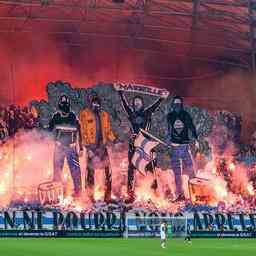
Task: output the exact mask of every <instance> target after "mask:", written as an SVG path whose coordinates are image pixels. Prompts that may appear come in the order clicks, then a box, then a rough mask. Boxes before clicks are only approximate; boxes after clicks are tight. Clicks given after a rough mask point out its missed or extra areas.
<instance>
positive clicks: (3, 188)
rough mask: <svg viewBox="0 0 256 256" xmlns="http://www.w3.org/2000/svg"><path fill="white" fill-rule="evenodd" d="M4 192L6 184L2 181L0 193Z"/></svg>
mask: <svg viewBox="0 0 256 256" xmlns="http://www.w3.org/2000/svg"><path fill="white" fill-rule="evenodd" d="M5 192H6V186H5V184H4V182H3V181H2V182H0V194H4V193H5Z"/></svg>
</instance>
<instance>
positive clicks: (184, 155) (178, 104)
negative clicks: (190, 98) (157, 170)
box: [167, 96, 198, 200]
mask: <svg viewBox="0 0 256 256" xmlns="http://www.w3.org/2000/svg"><path fill="white" fill-rule="evenodd" d="M167 122H168V132H169V140H170V142H171V146H172V153H171V167H172V170H173V172H174V174H175V182H176V194H177V200H184V199H185V197H184V191H183V188H182V178H181V177H182V174H183V173H185V174H187V175H188V176H189V178H190V179H191V178H193V177H194V176H195V173H194V169H193V161H192V157H191V153H190V148H189V143H190V140H189V131H191V133H192V135H193V137H194V138H195V139H196V140H197V138H198V137H197V132H196V128H195V126H194V124H193V121H192V118H191V116H190V115H189V113H188V112H186V111H185V110H184V109H183V100H182V98H181V97H178V96H177V97H175V98H174V99H173V103H172V111H171V112H170V113H169V114H168V115H167ZM181 162H182V165H181ZM182 167H183V168H182Z"/></svg>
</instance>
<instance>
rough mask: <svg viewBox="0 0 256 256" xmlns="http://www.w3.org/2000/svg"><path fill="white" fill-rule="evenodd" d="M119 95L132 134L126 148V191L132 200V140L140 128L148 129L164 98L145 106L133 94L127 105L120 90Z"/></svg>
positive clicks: (133, 170) (133, 173)
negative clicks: (130, 102)
mask: <svg viewBox="0 0 256 256" xmlns="http://www.w3.org/2000/svg"><path fill="white" fill-rule="evenodd" d="M119 95H120V98H121V102H122V105H123V108H124V110H125V112H126V114H127V117H128V120H129V122H130V124H131V133H132V136H131V138H130V140H129V150H128V162H129V164H128V184H127V192H128V196H129V198H128V201H129V202H132V201H134V199H135V195H134V194H135V185H134V176H135V170H136V168H135V167H134V165H133V164H132V157H133V154H134V152H135V147H134V140H135V138H136V136H137V135H138V133H139V132H140V129H144V130H146V131H149V130H150V127H151V119H152V115H153V113H154V112H155V111H156V110H157V108H158V107H159V106H160V104H161V102H162V101H163V100H164V98H159V99H157V100H156V101H155V102H154V103H153V104H152V105H150V106H148V107H146V108H145V105H144V100H143V98H142V97H140V96H135V97H134V98H133V100H132V106H129V104H128V102H127V100H126V98H125V96H124V94H123V92H122V91H119Z"/></svg>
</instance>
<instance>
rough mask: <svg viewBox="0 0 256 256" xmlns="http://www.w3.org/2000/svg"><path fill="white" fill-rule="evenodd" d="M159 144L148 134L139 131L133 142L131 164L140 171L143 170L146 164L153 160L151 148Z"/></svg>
mask: <svg viewBox="0 0 256 256" xmlns="http://www.w3.org/2000/svg"><path fill="white" fill-rule="evenodd" d="M158 144H160V143H159V142H158V141H156V140H154V138H152V137H151V136H150V134H148V133H147V134H145V133H143V131H140V133H139V134H138V136H137V138H136V139H135V142H134V147H135V152H134V154H133V157H132V164H133V165H134V167H135V168H136V169H137V170H138V171H140V172H145V170H146V166H147V165H148V164H149V163H150V162H151V161H153V160H154V158H153V154H152V153H151V151H152V149H153V148H154V147H156V146H157V145H158Z"/></svg>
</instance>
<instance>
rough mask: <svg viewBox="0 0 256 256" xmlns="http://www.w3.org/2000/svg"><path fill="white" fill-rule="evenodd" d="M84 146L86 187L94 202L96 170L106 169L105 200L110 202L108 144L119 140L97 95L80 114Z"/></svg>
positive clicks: (110, 181) (110, 186)
mask: <svg viewBox="0 0 256 256" xmlns="http://www.w3.org/2000/svg"><path fill="white" fill-rule="evenodd" d="M79 120H80V123H81V133H82V141H83V146H84V147H85V148H86V152H87V154H86V162H87V167H86V168H87V175H86V182H85V183H86V187H87V191H88V193H89V197H90V198H91V200H92V201H94V200H95V199H94V185H95V170H96V169H104V173H105V198H104V200H105V201H106V202H110V201H111V200H112V198H111V192H112V191H111V190H112V170H111V165H110V159H109V154H108V150H107V143H108V142H114V143H116V141H117V138H116V135H115V134H114V132H113V130H112V126H111V118H110V115H109V113H108V112H106V111H103V110H102V105H101V99H100V98H99V96H97V95H92V96H91V98H90V106H89V107H87V108H85V109H83V110H82V111H81V112H80V116H79Z"/></svg>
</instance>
